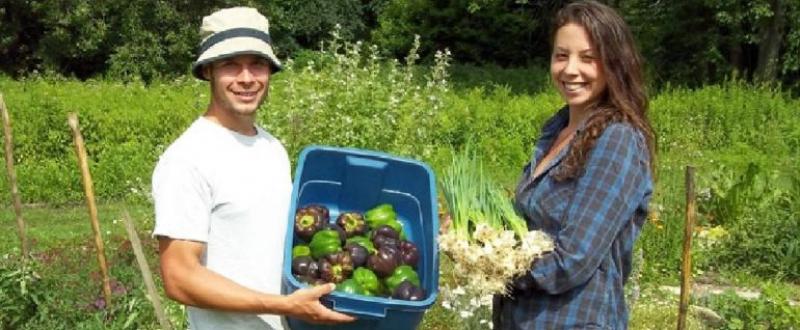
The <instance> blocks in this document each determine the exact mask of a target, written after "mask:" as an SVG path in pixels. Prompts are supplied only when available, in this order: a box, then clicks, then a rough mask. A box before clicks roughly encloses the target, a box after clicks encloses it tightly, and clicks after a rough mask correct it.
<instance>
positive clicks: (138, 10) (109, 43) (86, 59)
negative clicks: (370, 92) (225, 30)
mask: <svg viewBox="0 0 800 330" xmlns="http://www.w3.org/2000/svg"><path fill="white" fill-rule="evenodd" d="M240 5H249V6H252V7H255V8H258V9H259V10H260V11H261V12H262V13H264V14H265V15H266V16H268V18H269V19H270V23H271V31H270V33H271V34H272V35H273V36H274V40H275V42H276V44H277V47H276V48H277V50H278V51H279V55H280V56H286V55H287V54H290V53H291V52H294V51H297V50H298V49H301V48H313V47H316V46H317V45H318V43H319V42H320V41H321V40H323V38H326V37H327V36H328V33H329V31H330V30H332V29H333V27H334V26H336V25H337V24H338V25H339V26H340V27H341V29H342V31H343V33H344V34H345V35H347V36H349V37H362V36H364V35H366V32H365V30H366V28H367V26H366V23H365V17H366V16H368V15H369V14H370V13H371V12H370V8H371V7H369V6H366V5H364V4H362V2H361V1H359V0H342V1H324V0H315V1H300V2H298V1H288V0H283V1H271V2H263V1H253V0H250V1H244V2H243V1H232V0H212V1H204V2H203V3H198V2H196V1H189V0H180V1H164V0H137V1H128V0H109V1H100V2H97V1H92V0H34V1H9V2H8V4H5V3H4V4H3V5H2V6H1V7H0V22H2V25H3V29H2V30H0V55H2V56H0V57H1V58H0V70H2V71H4V72H6V73H7V74H12V75H15V76H26V75H36V73H56V74H61V75H65V76H75V77H78V78H80V79H87V78H90V77H97V76H100V75H106V76H109V77H113V78H118V79H125V80H127V81H131V80H143V81H145V82H150V81H153V80H154V79H158V78H168V77H175V76H178V75H183V74H186V73H187V72H188V69H189V66H190V64H191V62H192V61H193V60H194V59H195V58H196V56H197V54H195V51H196V48H197V45H198V43H199V41H200V40H199V36H198V33H197V31H198V30H199V26H200V23H201V20H202V18H203V16H205V15H208V14H210V13H211V12H213V11H214V10H215V9H219V8H225V7H232V6H240Z"/></svg>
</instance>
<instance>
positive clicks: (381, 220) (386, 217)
mask: <svg viewBox="0 0 800 330" xmlns="http://www.w3.org/2000/svg"><path fill="white" fill-rule="evenodd" d="M364 218H365V219H366V220H367V224H368V225H369V226H370V228H373V229H374V228H378V226H380V225H382V224H385V223H386V222H388V221H390V220H396V219H397V213H395V212H394V208H393V207H392V204H381V205H378V206H376V207H374V208H372V209H370V210H368V211H367V212H365V213H364Z"/></svg>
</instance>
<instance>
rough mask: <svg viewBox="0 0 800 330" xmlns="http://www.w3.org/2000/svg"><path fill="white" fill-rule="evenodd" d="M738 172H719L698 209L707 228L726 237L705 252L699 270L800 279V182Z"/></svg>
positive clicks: (750, 170)
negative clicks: (723, 232) (722, 231)
mask: <svg viewBox="0 0 800 330" xmlns="http://www.w3.org/2000/svg"><path fill="white" fill-rule="evenodd" d="M738 173H741V172H737V171H732V170H728V169H726V168H724V167H723V168H720V169H719V171H718V172H713V173H712V176H711V178H708V180H709V183H708V184H709V185H710V187H709V188H707V190H704V191H703V194H702V195H701V196H700V200H699V203H698V206H699V210H700V212H701V214H702V215H703V218H704V219H702V220H703V222H705V223H706V225H708V226H710V225H720V226H722V228H725V229H726V230H727V235H726V236H725V237H724V238H723V239H722V240H721V242H720V244H719V245H714V246H712V247H710V248H708V249H706V250H703V251H702V252H703V254H704V256H703V258H702V259H700V260H702V261H703V262H702V264H701V267H704V268H712V269H723V270H747V271H748V272H749V273H752V274H756V275H760V276H763V277H771V278H786V279H789V280H792V281H797V280H798V279H800V240H798V239H797V238H798V237H800V226H798V219H797V214H800V213H798V212H800V207H798V205H800V197H798V196H800V176H798V175H797V172H796V171H792V172H789V173H780V172H778V171H770V172H767V171H765V170H764V169H762V168H760V167H759V166H757V165H755V164H752V163H751V164H749V166H748V167H747V169H746V170H745V171H744V173H743V174H738Z"/></svg>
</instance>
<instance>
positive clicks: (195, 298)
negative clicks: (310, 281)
mask: <svg viewBox="0 0 800 330" xmlns="http://www.w3.org/2000/svg"><path fill="white" fill-rule="evenodd" d="M164 283H165V287H166V289H167V295H168V296H169V297H170V298H172V299H174V300H176V301H178V302H180V303H182V304H185V305H191V306H196V307H200V308H207V309H217V310H225V311H232V312H243V313H259V314H261V313H266V314H285V313H286V311H288V310H290V309H291V308H290V307H289V301H288V299H287V298H286V297H284V296H281V295H274V294H266V293H261V292H258V291H255V290H251V289H248V288H246V287H244V286H241V285H239V284H237V283H235V282H233V281H231V280H229V279H227V278H225V277H223V276H222V275H219V274H217V273H215V272H213V271H211V270H209V269H207V268H205V267H203V266H201V265H196V266H192V267H190V268H189V269H184V270H183V271H181V272H174V275H166V276H165V278H164Z"/></svg>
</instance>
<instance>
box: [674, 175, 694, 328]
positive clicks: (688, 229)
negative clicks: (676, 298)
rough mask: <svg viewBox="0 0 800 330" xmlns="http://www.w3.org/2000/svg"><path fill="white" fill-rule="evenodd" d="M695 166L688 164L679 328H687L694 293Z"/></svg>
mask: <svg viewBox="0 0 800 330" xmlns="http://www.w3.org/2000/svg"><path fill="white" fill-rule="evenodd" d="M694 201H695V196H694V167H691V166H686V223H685V225H684V228H683V255H682V264H681V300H680V307H679V308H678V330H684V329H686V313H687V312H688V310H689V298H691V295H692V235H693V233H694V218H695V205H694Z"/></svg>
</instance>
